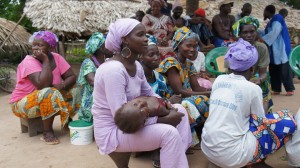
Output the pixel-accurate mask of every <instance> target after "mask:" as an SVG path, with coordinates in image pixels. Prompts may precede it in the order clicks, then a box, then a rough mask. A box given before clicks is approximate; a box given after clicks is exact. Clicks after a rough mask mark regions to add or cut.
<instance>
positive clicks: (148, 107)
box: [114, 96, 174, 133]
mask: <svg viewBox="0 0 300 168" xmlns="http://www.w3.org/2000/svg"><path fill="white" fill-rule="evenodd" d="M171 109H174V108H173V107H172V106H171V104H169V103H166V102H165V101H164V100H163V99H161V98H157V97H144V96H141V97H137V98H135V99H133V100H131V101H129V102H127V103H126V104H124V105H123V106H122V107H121V108H119V109H118V110H117V112H116V115H115V118H114V120H115V123H116V125H117V126H118V128H119V129H120V130H122V131H123V132H124V133H135V132H136V131H138V130H139V129H140V128H142V127H143V126H144V123H145V121H146V120H147V118H148V117H154V116H158V117H163V116H166V115H168V114H169V113H170V110H171Z"/></svg>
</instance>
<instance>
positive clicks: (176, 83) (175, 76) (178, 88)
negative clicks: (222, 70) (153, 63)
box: [167, 67, 209, 97]
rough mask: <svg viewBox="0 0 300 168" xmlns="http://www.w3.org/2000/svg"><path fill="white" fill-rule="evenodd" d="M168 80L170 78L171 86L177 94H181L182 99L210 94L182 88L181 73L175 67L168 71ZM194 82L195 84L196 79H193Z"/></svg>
mask: <svg viewBox="0 0 300 168" xmlns="http://www.w3.org/2000/svg"><path fill="white" fill-rule="evenodd" d="M167 78H168V81H169V83H170V86H171V88H172V89H173V90H174V92H175V94H181V95H182V97H190V96H192V95H207V94H209V92H199V91H188V90H185V89H184V88H183V87H182V83H181V81H180V75H179V72H178V70H177V69H176V68H175V67H172V68H170V69H169V70H168V71H167ZM193 82H194V79H193ZM191 85H192V84H191ZM193 85H195V84H193ZM196 89H198V88H196Z"/></svg>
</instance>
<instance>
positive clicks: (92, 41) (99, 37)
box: [85, 32, 105, 54]
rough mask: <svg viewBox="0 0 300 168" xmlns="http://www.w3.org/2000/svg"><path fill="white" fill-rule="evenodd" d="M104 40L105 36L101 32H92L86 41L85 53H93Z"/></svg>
mask: <svg viewBox="0 0 300 168" xmlns="http://www.w3.org/2000/svg"><path fill="white" fill-rule="evenodd" d="M104 42H105V38H104V36H103V34H102V33H100V32H95V33H93V34H92V36H91V37H90V38H89V40H88V41H87V42H86V45H85V52H86V53H87V54H94V53H95V52H96V51H97V50H98V49H99V48H100V46H101V45H102V44H103V43H104Z"/></svg>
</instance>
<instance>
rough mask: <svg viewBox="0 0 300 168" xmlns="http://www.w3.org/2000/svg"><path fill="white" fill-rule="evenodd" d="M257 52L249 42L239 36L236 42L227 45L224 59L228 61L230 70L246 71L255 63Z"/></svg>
mask: <svg viewBox="0 0 300 168" xmlns="http://www.w3.org/2000/svg"><path fill="white" fill-rule="evenodd" d="M257 60H258V52H257V50H256V48H255V47H254V46H253V45H251V44H250V43H249V42H247V41H244V40H243V39H242V38H240V39H239V40H238V41H237V42H236V43H233V44H231V45H229V49H228V51H227V53H226V55H225V61H226V62H228V63H229V67H230V69H231V70H235V71H239V72H242V71H246V70H248V69H250V68H251V67H252V66H253V65H255V64H256V62H257Z"/></svg>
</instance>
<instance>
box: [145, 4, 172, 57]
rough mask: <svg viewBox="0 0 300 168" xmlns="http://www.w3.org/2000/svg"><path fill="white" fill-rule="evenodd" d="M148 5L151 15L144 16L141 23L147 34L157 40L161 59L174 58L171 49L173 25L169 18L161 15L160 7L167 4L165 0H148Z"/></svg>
mask: <svg viewBox="0 0 300 168" xmlns="http://www.w3.org/2000/svg"><path fill="white" fill-rule="evenodd" d="M149 4H150V5H151V14H146V15H145V16H144V18H143V21H142V23H143V25H144V26H145V27H146V31H147V33H148V34H151V35H153V36H154V37H155V38H156V39H157V41H158V48H159V52H160V56H161V59H164V58H165V57H170V56H174V52H173V49H172V47H171V40H172V38H173V35H174V30H173V29H174V25H173V22H172V20H171V17H169V16H166V15H163V14H162V13H161V9H162V7H163V6H166V5H167V4H166V2H165V0H149Z"/></svg>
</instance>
